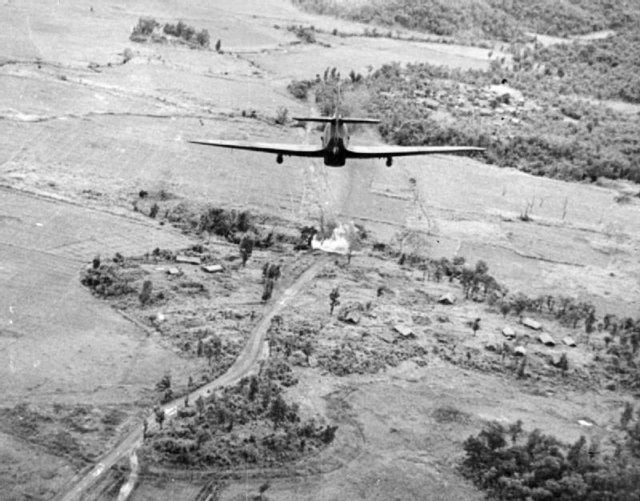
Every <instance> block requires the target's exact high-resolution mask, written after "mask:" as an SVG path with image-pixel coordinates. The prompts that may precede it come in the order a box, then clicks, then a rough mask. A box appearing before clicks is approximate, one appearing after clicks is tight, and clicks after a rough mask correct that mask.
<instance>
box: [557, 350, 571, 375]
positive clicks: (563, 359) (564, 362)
mask: <svg viewBox="0 0 640 501" xmlns="http://www.w3.org/2000/svg"><path fill="white" fill-rule="evenodd" d="M558 368H559V369H560V370H561V371H562V377H565V376H566V375H567V371H568V370H569V359H567V354H566V353H563V354H562V355H561V356H560V360H559V362H558Z"/></svg>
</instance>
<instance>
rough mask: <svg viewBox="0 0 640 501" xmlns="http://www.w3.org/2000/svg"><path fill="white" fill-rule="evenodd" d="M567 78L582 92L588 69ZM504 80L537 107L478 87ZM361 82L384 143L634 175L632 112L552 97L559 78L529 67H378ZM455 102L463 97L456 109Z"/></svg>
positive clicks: (639, 127) (590, 176)
mask: <svg viewBox="0 0 640 501" xmlns="http://www.w3.org/2000/svg"><path fill="white" fill-rule="evenodd" d="M637 47H640V43H638V44H637ZM564 66H566V67H567V68H569V67H570V65H564ZM500 68H502V69H500ZM629 68H631V66H629ZM567 71H569V70H567ZM627 73H628V75H629V76H628V78H627V77H625V78H620V80H619V83H620V85H621V88H625V89H626V91H625V92H631V90H630V89H634V88H638V86H637V85H636V84H633V82H632V80H633V79H634V78H637V75H638V74H639V73H640V72H638V70H637V69H635V67H634V68H633V71H631V70H629V71H628V72H627ZM566 78H567V77H565V79H566ZM572 78H575V80H576V81H579V82H581V85H584V86H585V92H587V91H588V90H589V89H591V90H593V89H594V85H593V82H592V81H591V80H590V79H589V73H586V74H585V73H583V72H581V71H578V70H576V72H575V75H574V77H572ZM504 79H506V80H508V81H509V83H510V84H511V85H512V86H514V87H516V88H518V89H519V90H521V91H522V92H523V93H524V94H525V95H527V96H528V97H527V98H528V99H530V100H532V101H534V102H537V104H538V106H536V107H527V108H526V109H525V108H524V107H521V106H516V105H514V103H511V102H509V99H503V98H502V97H498V98H492V97H491V94H490V93H489V92H488V91H487V90H486V89H487V88H488V87H489V86H490V85H491V84H496V83H500V82H501V81H502V80H504ZM458 82H462V83H464V84H466V85H460V84H459V83H458ZM630 82H631V83H630ZM351 85H354V84H351ZM361 85H362V86H364V87H366V90H367V91H368V95H369V100H368V103H367V105H366V107H367V109H368V111H369V112H371V113H372V114H375V115H378V116H381V117H382V118H383V122H382V124H381V126H380V132H381V134H382V136H383V137H384V138H385V139H386V140H387V141H389V142H391V143H396V144H401V145H423V144H431V145H444V144H453V145H465V144H466V145H475V146H481V147H484V148H486V149H487V150H486V152H485V154H484V155H485V158H486V160H487V161H488V162H489V163H495V164H497V165H500V166H506V167H516V168H518V169H520V170H523V171H525V172H530V173H532V174H535V175H544V176H549V177H557V178H561V179H567V180H578V181H582V180H587V181H595V180H596V179H598V177H608V178H612V179H618V178H623V179H629V180H632V181H640V167H639V166H638V165H637V162H636V161H635V159H636V158H637V156H638V154H640V149H639V148H638V141H639V140H640V132H639V131H640V119H639V118H638V116H637V115H633V114H626V115H625V114H620V113H615V112H613V111H612V110H610V109H609V108H607V107H606V106H604V105H598V104H597V103H593V102H588V101H586V100H584V99H583V100H579V99H577V98H575V97H562V96H559V95H558V94H562V93H563V91H562V90H561V89H560V86H562V85H564V84H562V79H560V78H559V77H553V78H541V75H540V72H539V71H538V70H536V69H531V70H520V71H514V70H512V69H508V68H506V69H505V68H503V67H502V66H501V65H500V64H497V68H493V69H492V70H490V71H486V72H485V71H477V70H469V71H462V70H450V69H447V68H445V67H437V66H432V65H429V64H419V65H408V66H407V67H405V68H401V67H400V66H399V65H384V66H382V67H381V68H380V69H378V70H376V71H375V72H373V73H372V74H371V75H370V76H369V77H367V78H365V79H364V81H363V82H362V84H361ZM565 90H566V89H565ZM589 92H590V91H589ZM564 93H565V94H567V93H571V92H570V91H568V90H566V92H564ZM591 95H593V94H591ZM460 101H462V102H464V103H466V106H465V107H464V109H463V108H460V107H459V104H458V103H459V102H460ZM433 102H435V103H436V105H437V106H439V107H442V108H444V109H447V110H448V111H449V113H450V114H451V119H450V120H443V119H442V118H439V119H438V120H436V119H434V118H433V106H434V105H433V104H432V103H433ZM512 118H513V120H512Z"/></svg>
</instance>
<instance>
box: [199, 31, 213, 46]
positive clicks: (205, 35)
mask: <svg viewBox="0 0 640 501" xmlns="http://www.w3.org/2000/svg"><path fill="white" fill-rule="evenodd" d="M196 41H197V42H198V45H200V47H203V48H205V49H208V48H209V45H210V44H211V37H210V36H209V32H208V31H207V30H202V31H199V32H198V33H197V34H196Z"/></svg>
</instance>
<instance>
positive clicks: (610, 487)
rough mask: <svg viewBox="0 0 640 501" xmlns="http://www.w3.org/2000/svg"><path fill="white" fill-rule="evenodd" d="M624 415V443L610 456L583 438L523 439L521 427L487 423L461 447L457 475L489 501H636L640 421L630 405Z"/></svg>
mask: <svg viewBox="0 0 640 501" xmlns="http://www.w3.org/2000/svg"><path fill="white" fill-rule="evenodd" d="M625 413H626V415H625V414H623V418H622V419H621V427H622V428H623V434H624V439H623V442H622V443H620V444H619V445H618V447H617V448H616V450H615V452H614V453H613V454H604V453H603V452H602V451H601V448H600V445H599V443H598V442H597V441H593V442H592V443H591V444H588V443H587V441H586V439H585V438H584V437H580V438H579V439H578V440H577V441H576V442H575V443H574V444H572V445H566V444H563V443H561V442H560V441H558V440H557V439H556V438H555V437H553V436H550V435H545V434H543V433H542V432H541V431H540V430H534V431H533V432H531V433H529V434H525V433H523V430H522V423H521V422H520V421H518V422H517V423H514V424H512V425H510V426H507V427H505V426H503V425H501V424H499V423H491V424H490V425H488V426H487V427H486V428H485V429H484V430H483V431H481V432H480V434H479V435H477V436H475V437H473V436H472V437H469V438H468V439H467V440H466V441H465V442H464V450H465V452H466V457H465V459H464V460H463V463H462V465H461V471H462V473H463V475H464V476H465V477H467V478H469V479H470V480H472V481H473V482H474V484H476V485H477V486H478V487H479V488H481V489H482V490H485V491H487V494H488V495H489V496H490V497H491V498H492V499H505V500H506V499H509V500H530V499H531V500H532V499H536V500H554V501H570V500H578V499H580V500H584V501H601V500H604V499H607V500H620V501H626V500H632V499H640V421H639V420H638V419H637V418H636V419H633V409H632V407H631V408H630V406H629V405H628V406H627V408H626V409H625ZM639 417H640V416H639Z"/></svg>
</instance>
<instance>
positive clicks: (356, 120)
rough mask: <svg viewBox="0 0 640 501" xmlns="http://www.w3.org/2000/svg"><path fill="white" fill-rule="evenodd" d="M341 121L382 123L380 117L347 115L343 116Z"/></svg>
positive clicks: (347, 122)
mask: <svg viewBox="0 0 640 501" xmlns="http://www.w3.org/2000/svg"><path fill="white" fill-rule="evenodd" d="M340 121H341V122H342V123H345V124H379V123H380V120H379V119H378V118H353V117H345V118H341V119H340Z"/></svg>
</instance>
